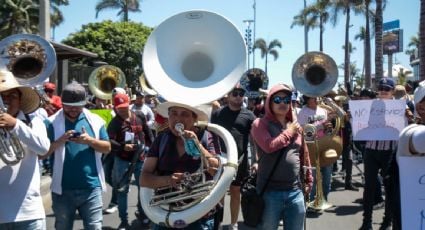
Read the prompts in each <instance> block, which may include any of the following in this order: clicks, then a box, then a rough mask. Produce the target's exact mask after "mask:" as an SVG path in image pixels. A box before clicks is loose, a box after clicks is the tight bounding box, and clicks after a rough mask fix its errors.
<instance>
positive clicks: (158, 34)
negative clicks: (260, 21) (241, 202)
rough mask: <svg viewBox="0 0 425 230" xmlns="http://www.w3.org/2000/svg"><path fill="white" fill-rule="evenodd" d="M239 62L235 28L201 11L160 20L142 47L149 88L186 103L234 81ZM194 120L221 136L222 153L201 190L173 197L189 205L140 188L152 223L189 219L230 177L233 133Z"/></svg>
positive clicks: (209, 204) (218, 195)
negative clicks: (212, 177)
mask: <svg viewBox="0 0 425 230" xmlns="http://www.w3.org/2000/svg"><path fill="white" fill-rule="evenodd" d="M245 65H246V47H245V42H244V39H243V36H242V35H241V33H240V32H239V31H238V30H237V28H236V27H235V26H234V25H233V24H232V23H231V22H229V21H228V20H227V19H225V18H224V17H222V16H220V15H218V14H215V13H212V12H208V11H203V10H193V11H188V12H183V13H179V14H177V15H174V16H172V17H170V18H168V19H166V20H165V21H164V22H162V23H161V24H160V25H159V26H158V27H156V28H155V30H154V31H153V32H152V34H151V35H150V36H149V38H148V41H147V43H146V45H145V48H144V52H143V67H144V71H145V74H146V80H148V82H149V83H150V85H151V86H152V88H153V89H154V90H155V91H157V92H158V94H160V95H161V96H162V97H164V98H165V99H166V100H167V101H172V102H178V103H183V104H187V105H191V106H200V105H202V104H205V103H209V102H212V101H213V100H216V99H218V98H220V97H222V96H223V95H225V94H226V93H228V92H229V91H230V90H231V89H232V88H233V87H234V86H235V85H236V84H237V83H238V82H239V79H240V77H241V76H242V74H243V73H244V71H245V70H246V66H245ZM198 125H199V126H206V128H207V130H209V131H211V132H213V133H215V134H216V135H218V136H220V138H222V139H223V141H224V143H225V145H226V149H227V155H222V156H223V157H220V162H221V164H220V167H219V170H218V171H217V173H216V175H215V176H214V179H213V182H212V183H211V181H209V185H208V186H210V185H211V186H210V187H207V188H208V190H207V192H206V193H203V194H195V195H194V194H192V193H191V192H187V194H186V195H187V196H184V197H183V198H181V197H180V198H179V201H178V202H180V201H183V202H186V201H187V200H192V201H191V203H190V204H185V205H183V206H181V205H175V203H178V202H175V203H173V201H168V200H167V198H165V197H170V196H168V194H155V191H154V190H153V189H151V188H146V187H142V188H141V190H140V196H141V202H142V207H143V210H144V211H145V213H146V215H147V216H148V217H149V219H150V220H152V221H153V222H154V223H157V224H160V225H163V226H168V227H174V228H182V227H185V226H187V225H188V224H190V223H193V222H194V221H196V220H198V219H200V218H201V217H203V216H204V215H205V214H207V213H208V212H209V211H210V210H211V209H212V208H213V207H214V206H215V205H216V204H217V203H218V202H219V201H220V200H221V199H222V198H223V196H224V195H225V193H226V191H227V189H228V187H229V186H230V183H231V181H232V180H233V176H234V175H235V173H236V169H237V155H238V154H237V148H236V144H235V141H234V140H233V137H232V136H231V134H230V133H229V132H228V131H227V130H226V129H224V128H223V127H221V126H218V125H215V124H209V123H208V124H204V125H201V124H198ZM224 156H226V157H224ZM199 186H200V187H201V186H204V185H199ZM156 191H158V189H157V190H156ZM171 193H172V192H171ZM154 194H155V195H154ZM170 195H171V196H174V194H170ZM158 196H163V197H164V200H163V199H161V198H160V199H158ZM173 199H174V197H173Z"/></svg>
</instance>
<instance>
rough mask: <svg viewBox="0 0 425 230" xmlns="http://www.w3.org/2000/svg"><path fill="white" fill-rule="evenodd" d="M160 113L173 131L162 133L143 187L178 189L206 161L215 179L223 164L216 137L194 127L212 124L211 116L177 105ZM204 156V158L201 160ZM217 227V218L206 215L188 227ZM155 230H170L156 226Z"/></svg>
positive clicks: (151, 152)
mask: <svg viewBox="0 0 425 230" xmlns="http://www.w3.org/2000/svg"><path fill="white" fill-rule="evenodd" d="M157 109H158V113H159V114H161V116H164V117H166V118H168V124H169V129H168V130H166V131H164V132H162V133H161V134H160V135H159V136H158V137H157V138H156V139H155V141H154V142H153V144H152V145H151V148H150V150H149V152H148V153H147V156H146V159H145V163H144V166H143V170H142V176H141V179H140V185H141V186H142V187H148V188H153V189H157V188H161V187H171V188H177V187H178V186H179V184H180V183H182V182H183V180H184V179H185V176H186V174H187V173H195V172H196V171H197V170H198V169H199V167H200V164H201V160H202V159H203V160H204V161H205V162H202V163H203V164H204V165H207V166H208V167H207V168H206V169H207V174H208V175H209V177H210V176H212V175H214V174H215V169H216V168H217V167H218V166H219V162H218V159H217V158H215V150H214V145H213V141H212V136H211V134H210V133H209V132H208V131H204V132H201V133H199V132H198V131H199V130H197V128H196V127H195V126H194V124H195V122H197V121H204V122H206V121H208V116H207V114H206V113H205V112H203V111H201V110H199V109H197V108H195V107H192V106H188V105H185V104H181V103H174V102H165V103H162V104H160V105H159V106H158V108H157ZM190 143H192V144H190ZM201 154H202V155H203V156H204V157H200V156H201ZM145 212H148V211H147V210H145ZM172 224H174V225H176V224H178V223H172ZM182 224H186V223H182ZM213 226H214V220H213V215H206V216H205V217H203V218H201V219H199V220H198V221H195V222H193V223H190V224H189V225H187V226H186V227H187V229H213ZM174 227H177V226H174ZM153 229H155V230H159V229H170V228H168V227H164V226H160V225H158V224H155V225H154V227H153Z"/></svg>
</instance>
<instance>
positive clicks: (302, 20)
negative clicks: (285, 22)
mask: <svg viewBox="0 0 425 230" xmlns="http://www.w3.org/2000/svg"><path fill="white" fill-rule="evenodd" d="M293 19H294V20H293V21H292V24H291V29H292V28H293V27H294V26H304V28H305V30H306V32H305V35H304V36H306V38H308V32H309V31H310V30H311V29H315V28H317V27H319V23H318V22H317V21H316V20H314V18H312V17H310V18H307V17H306V15H304V10H301V12H300V13H299V14H298V15H295V16H294V18H293ZM304 45H305V52H308V42H307V41H306V44H304Z"/></svg>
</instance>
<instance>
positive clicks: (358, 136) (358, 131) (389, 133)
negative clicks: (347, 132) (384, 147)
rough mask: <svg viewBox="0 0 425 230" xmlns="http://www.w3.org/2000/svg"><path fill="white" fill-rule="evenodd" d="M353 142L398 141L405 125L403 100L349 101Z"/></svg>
mask: <svg viewBox="0 0 425 230" xmlns="http://www.w3.org/2000/svg"><path fill="white" fill-rule="evenodd" d="M349 108H350V114H351V117H352V123H351V124H352V129H353V139H354V140H398V136H399V134H400V132H401V130H403V128H404V127H406V125H407V119H406V117H405V113H406V101H405V100H351V101H350V102H349Z"/></svg>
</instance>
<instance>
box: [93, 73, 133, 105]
mask: <svg viewBox="0 0 425 230" xmlns="http://www.w3.org/2000/svg"><path fill="white" fill-rule="evenodd" d="M116 87H120V88H124V87H125V75H124V73H123V72H122V71H121V69H120V68H118V67H116V66H112V65H103V66H99V67H97V68H96V69H95V70H93V71H92V72H91V74H90V76H89V89H90V91H91V92H92V94H93V95H94V96H96V97H97V98H100V99H103V100H111V99H112V90H113V89H114V88H116Z"/></svg>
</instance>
